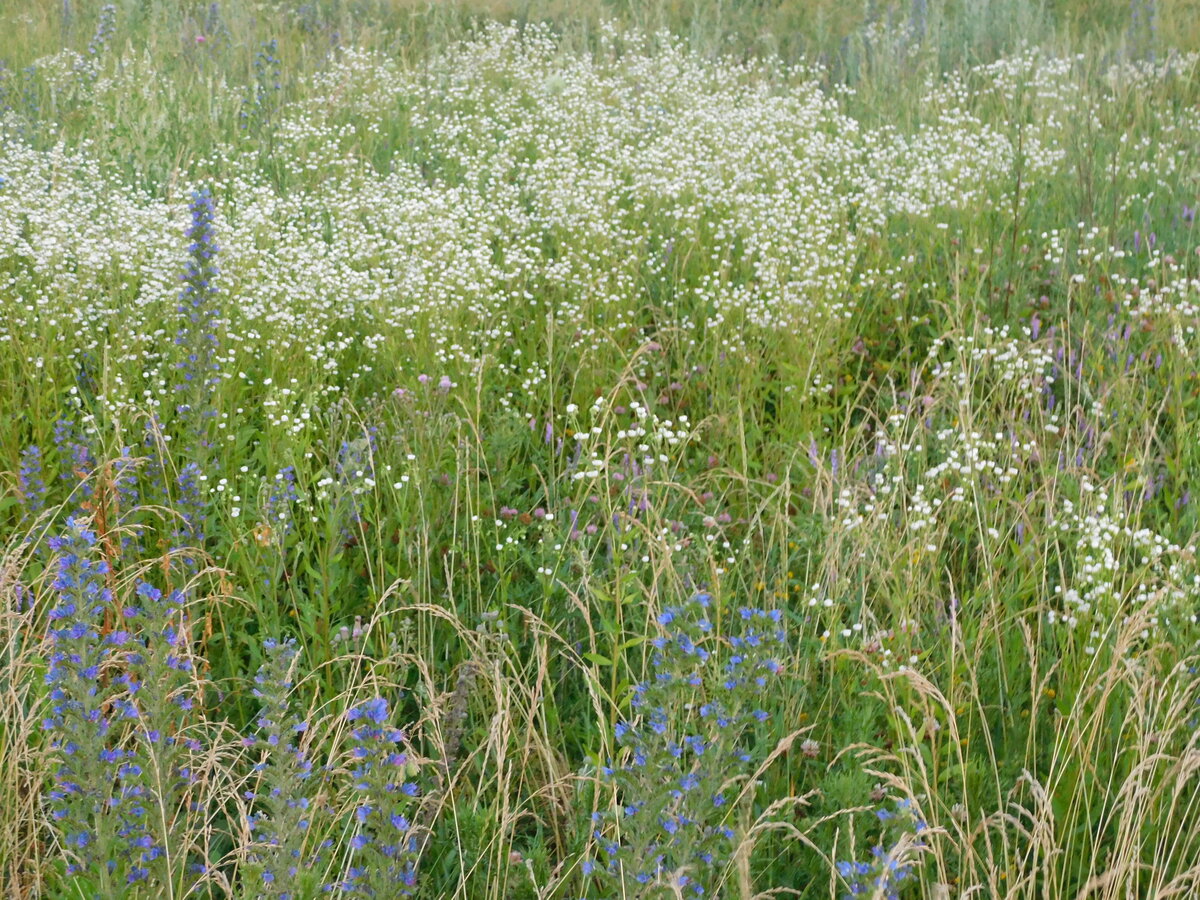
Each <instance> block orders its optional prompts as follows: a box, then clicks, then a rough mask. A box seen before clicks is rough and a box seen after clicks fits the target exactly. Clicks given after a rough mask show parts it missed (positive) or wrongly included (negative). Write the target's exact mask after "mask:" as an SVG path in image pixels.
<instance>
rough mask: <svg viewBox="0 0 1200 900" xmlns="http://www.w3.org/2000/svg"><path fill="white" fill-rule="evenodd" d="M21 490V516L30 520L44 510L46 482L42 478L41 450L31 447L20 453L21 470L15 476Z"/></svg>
mask: <svg viewBox="0 0 1200 900" xmlns="http://www.w3.org/2000/svg"><path fill="white" fill-rule="evenodd" d="M17 481H18V485H19V486H20V490H21V501H22V506H23V508H24V509H23V515H24V517H25V518H26V519H29V518H32V517H33V516H36V515H37V514H38V513H40V512H41V511H42V510H43V509H45V508H46V481H45V479H44V478H43V477H42V450H41V448H40V447H38V446H37V445H31V446H29V447H26V448H25V449H24V450H22V451H21V468H20V471H19V472H18V475H17Z"/></svg>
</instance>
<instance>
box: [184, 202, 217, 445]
mask: <svg viewBox="0 0 1200 900" xmlns="http://www.w3.org/2000/svg"><path fill="white" fill-rule="evenodd" d="M188 208H189V211H190V212H191V217H192V221H191V225H190V226H189V227H188V230H187V238H188V241H189V242H190V243H189V244H188V263H187V267H186V269H185V271H184V275H183V289H182V290H181V291H180V292H179V306H178V312H179V317H180V318H179V332H178V334H177V335H176V337H175V346H176V347H177V348H179V351H180V353H181V354H182V358H181V359H180V360H179V361H178V362H177V363H176V369H177V370H178V372H179V376H180V381H179V382H178V383H177V384H176V387H175V389H176V392H177V394H178V395H179V396H178V402H177V404H176V408H175V409H176V413H177V414H178V415H179V416H180V418H181V419H182V420H183V422H184V424H185V427H186V428H187V429H188V430H189V431H190V434H188V436H187V437H188V440H189V443H190V442H193V441H194V442H195V443H196V445H197V449H198V450H204V449H207V447H208V442H207V440H206V437H205V432H206V430H207V429H206V425H205V420H207V419H209V418H212V417H213V416H214V415H215V410H214V409H213V408H212V393H213V388H214V387H215V386H216V385H217V383H218V381H219V377H218V374H217V373H218V372H219V371H220V369H219V366H218V363H217V358H216V357H217V327H218V325H219V324H220V321H221V318H220V316H221V308H220V291H219V290H218V287H217V277H218V276H219V275H220V269H218V267H217V263H216V257H217V254H218V253H219V252H220V248H219V247H218V246H217V237H216V232H215V230H214V229H213V213H214V210H213V199H212V194H211V192H210V191H209V190H208V188H204V189H202V190H199V191H195V192H193V194H192V199H191V203H190V205H189V207H188Z"/></svg>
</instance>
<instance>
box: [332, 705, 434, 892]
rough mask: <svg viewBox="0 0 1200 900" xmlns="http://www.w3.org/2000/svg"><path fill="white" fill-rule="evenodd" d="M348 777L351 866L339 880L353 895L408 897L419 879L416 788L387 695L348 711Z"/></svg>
mask: <svg viewBox="0 0 1200 900" xmlns="http://www.w3.org/2000/svg"><path fill="white" fill-rule="evenodd" d="M346 721H347V722H349V723H350V724H352V725H353V726H354V727H353V729H352V730H351V748H350V767H351V768H350V776H351V782H352V786H353V789H354V792H355V795H356V805H355V808H354V813H353V817H352V822H353V827H354V835H353V837H352V838H351V840H350V850H351V860H350V862H351V864H350V866H349V868H348V869H347V870H346V872H345V873H344V875H343V879H342V881H341V882H340V883H339V885H338V886H339V887H340V889H341V890H343V891H345V892H346V893H348V894H351V895H362V896H369V897H396V896H401V897H406V896H410V895H411V894H412V893H413V889H414V888H415V886H416V883H417V858H418V844H417V839H416V835H415V834H414V831H413V825H412V816H411V809H410V807H411V805H412V804H413V801H414V799H416V798H419V797H420V796H421V793H422V792H421V790H420V787H419V786H418V785H417V784H416V783H414V782H411V781H408V780H407V774H408V771H409V759H408V754H407V753H406V752H405V750H404V741H405V738H404V733H403V732H402V731H400V730H399V729H397V728H394V727H392V726H391V724H390V722H391V712H390V709H389V705H388V702H387V699H386V698H384V697H373V698H371V699H370V700H367V701H365V702H363V703H360V704H359V705H357V706H355V707H352V708H351V709H349V710H348V711H347V712H346Z"/></svg>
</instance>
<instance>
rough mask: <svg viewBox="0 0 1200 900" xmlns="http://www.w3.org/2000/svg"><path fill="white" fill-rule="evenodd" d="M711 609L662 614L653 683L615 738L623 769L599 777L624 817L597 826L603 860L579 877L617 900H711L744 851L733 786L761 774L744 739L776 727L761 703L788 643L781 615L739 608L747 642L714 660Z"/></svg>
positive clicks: (602, 818) (643, 686) (704, 601)
mask: <svg viewBox="0 0 1200 900" xmlns="http://www.w3.org/2000/svg"><path fill="white" fill-rule="evenodd" d="M710 605H711V599H710V597H709V596H708V595H707V594H703V593H702V594H698V595H697V596H696V597H695V598H693V599H692V600H691V601H690V602H688V603H687V604H684V605H683V606H680V607H669V608H667V609H666V610H665V611H664V612H663V613H662V615H661V616H660V617H659V620H658V624H659V625H660V627H661V628H663V629H664V632H665V633H664V634H662V635H660V636H659V637H656V638H655V639H654V641H653V647H654V654H653V656H652V657H651V661H650V664H651V668H652V670H653V672H652V676H651V677H650V678H648V679H647V680H645V681H642V682H641V683H639V684H637V685H636V686H635V687H634V692H633V701H632V707H633V708H632V713H633V715H632V716H631V717H630V718H629V719H626V720H623V721H621V722H618V723H617V726H616V729H615V737H616V739H617V743H618V744H619V745H620V747H621V757H620V760H619V761H618V762H614V763H613V764H611V765H610V766H607V767H605V769H604V770H603V774H604V775H605V776H606V777H607V778H608V779H609V780H610V782H611V783H612V785H613V786H614V787H615V788H616V791H617V803H618V810H617V812H616V813H615V814H612V813H610V814H605V813H597V814H596V817H595V827H594V832H593V838H594V839H595V841H596V843H597V845H598V846H599V848H600V856H601V859H600V860H599V861H596V860H589V861H587V862H586V863H585V866H584V869H585V872H586V873H587V874H590V875H592V876H594V877H595V878H597V880H598V881H599V882H600V883H601V884H602V885H604V886H605V887H607V888H609V890H610V891H612V892H613V893H615V894H616V895H619V896H628V897H640V898H650V897H678V896H696V897H699V896H705V895H708V896H712V888H713V886H714V885H715V884H716V883H717V882H718V881H719V880H720V879H721V877H722V872H723V870H724V867H725V866H726V865H727V864H728V863H729V861H730V860H731V859H732V856H733V854H734V851H735V850H736V847H737V834H736V832H735V830H734V828H733V826H732V824H731V822H732V821H733V817H734V813H735V806H736V804H735V803H734V801H735V799H736V793H737V788H736V787H734V786H735V785H736V784H740V783H741V782H740V781H739V780H738V776H742V777H746V776H750V775H752V774H753V772H754V771H755V769H756V767H757V765H758V763H759V762H760V758H759V757H758V756H756V755H755V754H754V753H752V752H750V751H749V750H748V749H747V747H748V745H749V740H748V739H749V737H750V732H751V731H752V730H753V729H754V728H756V727H757V725H758V724H759V723H762V722H766V721H767V720H768V718H769V717H768V715H767V713H766V712H765V711H763V710H762V709H760V708H758V706H757V701H758V698H759V697H760V696H761V695H762V694H763V692H764V691H766V690H769V689H770V687H769V686H770V683H771V682H772V681H774V680H775V678H776V676H777V675H778V673H779V671H780V664H779V663H778V661H777V660H778V658H779V657H780V656H781V655H782V652H783V650H784V645H785V637H786V636H785V634H784V632H783V629H782V628H781V627H780V625H779V622H780V619H781V615H780V613H779V612H778V611H775V610H773V611H766V610H761V609H751V608H748V607H747V608H743V609H740V610H739V611H738V613H737V619H738V622H739V624H740V625H741V629H740V633H739V634H737V635H733V636H731V637H729V638H728V643H729V647H730V652H728V653H722V654H721V655H720V656H718V655H716V654H715V653H714V651H713V650H710V649H709V647H710V646H715V645H713V644H712V643H710V638H711V637H712V635H713V633H714V630H715V629H714V624H713V622H712V621H711V620H710V618H709V615H710V613H709V608H710ZM614 826H615V827H614Z"/></svg>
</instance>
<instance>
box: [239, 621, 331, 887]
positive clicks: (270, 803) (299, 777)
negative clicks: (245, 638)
mask: <svg viewBox="0 0 1200 900" xmlns="http://www.w3.org/2000/svg"><path fill="white" fill-rule="evenodd" d="M263 651H264V653H265V655H266V661H265V662H264V663H263V664H262V666H260V667H259V670H258V673H257V674H256V675H255V676H254V689H253V694H254V696H255V697H256V698H258V700H259V702H260V703H261V704H262V707H261V710H260V712H259V716H258V719H257V720H256V721H255V729H254V733H253V734H252V735H250V736H248V737H247V738H246V740H245V741H244V742H243V744H244V746H246V747H247V748H249V749H250V750H251V751H252V752H255V751H256V758H257V759H258V762H257V764H256V765H255V767H254V769H255V772H256V773H257V774H258V781H257V783H256V784H255V785H254V786H253V787H252V788H251V789H250V790H249V791H247V792H246V794H245V795H244V797H243V799H245V800H246V801H247V803H248V805H249V807H250V808H251V810H252V812H251V813H250V815H249V817H248V821H249V823H250V839H251V848H250V853H249V855H248V868H247V870H246V876H245V880H246V883H249V884H253V885H257V889H256V890H257V892H258V894H259V895H261V896H267V897H289V896H290V897H295V896H298V895H299V894H300V893H302V892H303V890H304V885H305V884H306V882H305V877H306V873H307V872H308V870H309V869H311V868H313V867H315V866H318V865H319V864H321V862H322V861H323V856H322V854H321V848H320V847H315V848H314V847H313V845H312V842H311V841H310V837H309V833H310V831H311V830H312V822H313V818H314V816H316V815H320V814H321V813H322V810H320V809H318V804H317V802H316V800H315V797H316V795H317V793H318V791H319V790H322V789H323V785H321V784H320V783H318V782H319V779H318V778H316V777H314V771H313V764H312V762H311V761H310V760H309V758H308V755H307V753H306V751H305V749H304V748H303V746H302V744H301V738H302V736H303V735H304V734H305V733H306V732H307V731H308V722H307V721H305V720H303V719H301V718H300V717H299V716H298V715H297V714H296V712H295V711H294V709H293V703H292V694H291V691H292V670H293V668H294V667H295V665H296V664H297V660H298V656H299V650H298V649H297V647H296V642H295V640H287V641H282V642H278V641H274V640H268V641H266V642H265V643H264V644H263Z"/></svg>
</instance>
